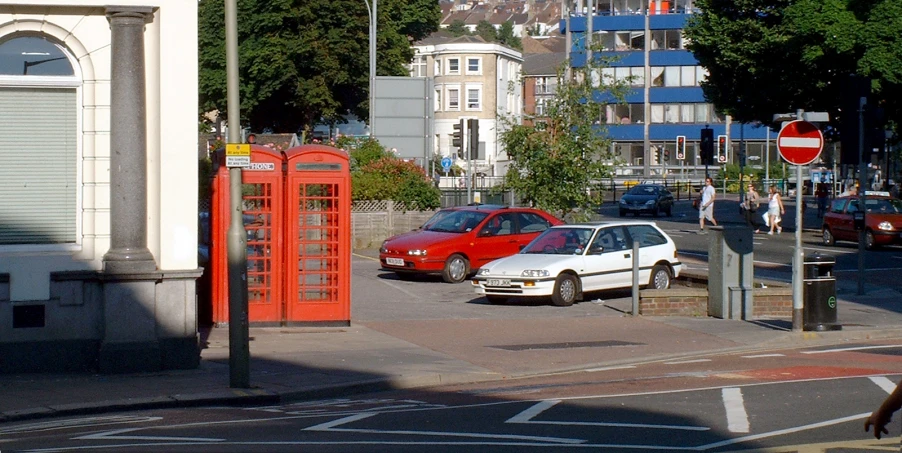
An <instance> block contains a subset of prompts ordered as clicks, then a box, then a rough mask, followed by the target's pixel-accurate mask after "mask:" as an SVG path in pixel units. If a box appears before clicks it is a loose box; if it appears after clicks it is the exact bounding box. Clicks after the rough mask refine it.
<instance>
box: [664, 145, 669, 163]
mask: <svg viewBox="0 0 902 453" xmlns="http://www.w3.org/2000/svg"><path fill="white" fill-rule="evenodd" d="M669 161H670V149H668V148H666V147H665V148H664V162H669Z"/></svg>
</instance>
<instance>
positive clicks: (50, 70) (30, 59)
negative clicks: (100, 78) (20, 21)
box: [0, 36, 75, 76]
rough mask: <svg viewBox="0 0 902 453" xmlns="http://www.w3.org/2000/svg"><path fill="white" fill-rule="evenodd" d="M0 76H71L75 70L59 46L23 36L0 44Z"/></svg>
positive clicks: (44, 40)
mask: <svg viewBox="0 0 902 453" xmlns="http://www.w3.org/2000/svg"><path fill="white" fill-rule="evenodd" d="M0 74H2V75H17V76H73V75H75V70H74V69H73V68H72V64H71V63H70V62H69V57H68V56H66V53H65V52H63V48H62V47H61V46H60V45H59V44H56V43H53V42H51V41H49V40H47V39H45V38H43V37H39V36H24V37H19V38H13V39H10V40H9V41H6V42H4V43H2V44H0Z"/></svg>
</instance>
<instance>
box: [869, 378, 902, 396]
mask: <svg viewBox="0 0 902 453" xmlns="http://www.w3.org/2000/svg"><path fill="white" fill-rule="evenodd" d="M868 379H870V380H871V382H873V383H875V384H877V386H879V387H880V388H882V389H883V390H884V391H885V392H886V393H890V394H891V393H893V391H895V390H896V383H895V382H893V381H891V380H889V378H888V377H886V376H871V377H869V378H868Z"/></svg>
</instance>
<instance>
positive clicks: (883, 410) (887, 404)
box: [864, 382, 902, 439]
mask: <svg viewBox="0 0 902 453" xmlns="http://www.w3.org/2000/svg"><path fill="white" fill-rule="evenodd" d="M900 407H902V382H899V384H897V385H896V389H895V390H893V393H891V394H890V395H889V396H888V397H886V399H885V400H883V404H881V405H880V407H878V408H877V410H876V411H874V412H873V413H872V414H871V416H870V417H868V418H867V420H865V421H864V431H865V432H868V431H870V429H871V426H873V427H874V437H876V438H878V439H879V438H880V436H881V435H883V434H889V430H887V429H886V425H888V424H889V422H890V420H892V418H893V413H895V412H896V411H897V410H899V408H900Z"/></svg>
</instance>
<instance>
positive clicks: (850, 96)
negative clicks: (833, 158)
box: [839, 74, 871, 165]
mask: <svg viewBox="0 0 902 453" xmlns="http://www.w3.org/2000/svg"><path fill="white" fill-rule="evenodd" d="M870 96H871V79H869V78H867V77H861V76H857V75H854V74H853V75H850V76H849V77H848V79H846V83H845V86H844V87H843V89H842V97H841V99H840V103H841V104H840V112H839V123H840V124H839V140H840V143H841V148H840V155H839V162H840V164H843V165H857V164H858V140H859V134H861V128H860V127H859V124H858V121H859V117H858V115H859V113H860V112H859V110H860V102H861V98H865V99H867V98H869V97H870ZM870 103H871V101H870V100H867V101H866V104H865V110H866V111H867V110H868V107H869V106H870ZM865 116H867V113H865ZM865 128H867V118H865ZM864 135H865V136H864V142H865V143H864V145H865V146H864V149H865V151H867V150H870V147H869V146H868V143H867V142H868V138H869V137H868V134H867V133H865V134H864ZM863 154H864V155H865V156H870V154H868V153H867V152H864V153H863Z"/></svg>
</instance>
